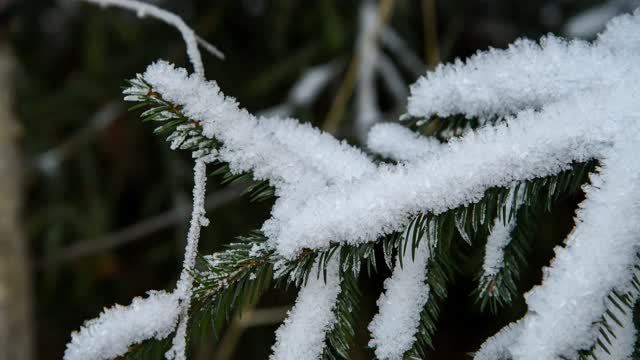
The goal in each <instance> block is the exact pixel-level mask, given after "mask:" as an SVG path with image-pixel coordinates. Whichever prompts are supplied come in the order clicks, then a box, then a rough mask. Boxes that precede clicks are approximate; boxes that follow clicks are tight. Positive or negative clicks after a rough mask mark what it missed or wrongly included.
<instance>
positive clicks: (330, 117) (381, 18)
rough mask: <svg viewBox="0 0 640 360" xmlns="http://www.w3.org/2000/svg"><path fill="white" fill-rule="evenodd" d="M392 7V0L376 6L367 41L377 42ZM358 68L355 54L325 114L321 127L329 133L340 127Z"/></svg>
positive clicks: (384, 0) (357, 57) (358, 60)
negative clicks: (375, 13) (374, 23)
mask: <svg viewBox="0 0 640 360" xmlns="http://www.w3.org/2000/svg"><path fill="white" fill-rule="evenodd" d="M393 6H394V0H382V1H381V3H380V5H379V6H378V19H377V24H376V29H375V30H374V32H373V33H372V34H370V36H371V39H368V40H367V41H378V37H379V36H380V34H381V32H382V30H383V29H384V27H385V25H386V24H387V22H389V19H390V18H391V14H392V13H393ZM359 66H360V56H358V55H357V52H356V53H355V54H354V55H353V57H352V58H351V63H350V64H349V68H348V69H347V72H346V74H345V76H344V79H343V81H342V84H341V85H340V87H339V88H338V92H337V93H336V97H335V98H334V99H333V103H331V107H330V108H329V112H328V113H327V116H326V118H325V120H324V123H323V126H322V128H323V129H324V130H326V131H328V132H330V133H335V132H336V131H337V130H338V125H340V121H341V120H342V116H343V115H344V111H345V109H346V107H347V103H348V102H349V99H351V95H353V90H354V88H355V82H356V79H357V73H358V67H359Z"/></svg>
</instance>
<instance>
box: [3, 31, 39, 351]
mask: <svg viewBox="0 0 640 360" xmlns="http://www.w3.org/2000/svg"><path fill="white" fill-rule="evenodd" d="M14 69H15V59H14V56H13V53H12V51H11V48H10V46H9V44H8V43H7V42H6V41H4V39H3V37H2V33H1V32H0V360H5V359H6V360H30V359H31V358H32V355H33V354H32V351H33V347H32V341H33V340H32V331H33V329H32V325H31V324H32V322H31V320H32V318H31V274H30V270H29V268H30V265H29V261H28V252H27V244H26V239H25V237H24V235H23V233H22V229H21V226H20V217H19V213H20V207H21V202H22V197H21V195H22V191H21V189H20V187H21V183H22V181H21V176H20V174H21V168H20V165H19V159H18V154H19V152H18V147H17V145H16V137H17V133H18V129H19V128H18V125H17V122H16V120H15V117H14V116H13V113H12V111H11V109H12V103H13V95H14V87H13V79H12V76H13V74H14Z"/></svg>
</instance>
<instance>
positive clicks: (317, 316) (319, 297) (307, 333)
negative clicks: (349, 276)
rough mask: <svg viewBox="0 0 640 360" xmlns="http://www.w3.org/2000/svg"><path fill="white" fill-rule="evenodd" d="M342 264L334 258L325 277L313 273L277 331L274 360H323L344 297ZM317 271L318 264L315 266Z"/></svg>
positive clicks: (272, 357)
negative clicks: (335, 311) (341, 288)
mask: <svg viewBox="0 0 640 360" xmlns="http://www.w3.org/2000/svg"><path fill="white" fill-rule="evenodd" d="M338 267H339V260H338V257H337V256H334V257H332V258H331V260H329V262H328V263H327V265H326V267H325V269H326V282H325V277H324V276H323V274H322V273H318V272H316V271H313V272H312V273H311V275H310V276H309V280H308V281H307V283H306V285H304V286H303V287H302V289H300V292H299V294H298V298H297V299H296V304H295V305H294V307H293V308H292V309H291V310H290V311H289V312H288V316H287V319H286V320H285V321H284V323H283V324H282V325H281V326H280V327H279V328H278V330H277V331H276V343H275V344H274V345H273V348H272V350H273V355H272V356H271V357H270V359H271V360H300V359H309V360H312V359H319V358H320V357H321V355H322V352H323V350H324V348H325V346H326V345H325V338H326V334H327V331H330V330H331V329H332V328H333V326H334V325H335V323H336V315H335V314H334V312H333V309H334V308H335V306H336V300H337V298H338V295H339V294H340V276H339V272H338ZM313 268H314V269H317V268H318V267H317V264H316V265H314V266H313Z"/></svg>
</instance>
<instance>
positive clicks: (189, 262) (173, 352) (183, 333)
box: [166, 159, 209, 360]
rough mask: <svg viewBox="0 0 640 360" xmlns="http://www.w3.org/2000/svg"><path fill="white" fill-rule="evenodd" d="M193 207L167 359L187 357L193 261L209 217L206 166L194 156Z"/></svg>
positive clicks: (177, 289) (177, 287) (178, 359)
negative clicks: (177, 319)
mask: <svg viewBox="0 0 640 360" xmlns="http://www.w3.org/2000/svg"><path fill="white" fill-rule="evenodd" d="M193 172H194V174H193V181H194V185H193V210H192V213H191V223H190V226H189V233H188V235H187V246H186V248H185V250H184V261H183V263H182V273H180V279H179V280H178V284H177V285H176V290H175V292H174V294H175V296H176V297H177V298H178V299H179V301H180V323H179V324H178V328H177V329H176V335H175V337H174V338H173V345H172V346H171V349H169V351H167V353H166V357H167V359H174V358H175V359H176V360H185V359H186V339H187V325H188V323H189V308H190V306H191V294H192V293H193V276H192V272H193V269H194V267H195V264H196V255H197V253H198V240H199V239H200V229H201V227H202V226H207V225H209V220H208V219H207V218H206V217H205V209H204V197H205V192H206V183H207V167H206V162H205V160H204V159H197V160H196V164H195V166H194V169H193Z"/></svg>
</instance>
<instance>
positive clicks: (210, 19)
mask: <svg viewBox="0 0 640 360" xmlns="http://www.w3.org/2000/svg"><path fill="white" fill-rule="evenodd" d="M151 2H152V3H154V4H155V5H158V6H161V7H163V8H165V9H168V10H171V11H173V12H175V13H176V14H178V15H180V16H182V17H183V18H184V19H185V21H186V22H187V23H188V24H189V25H191V26H193V28H194V29H195V31H196V32H197V33H198V34H200V35H201V36H202V37H203V38H205V39H207V40H208V41H210V42H212V43H213V44H215V45H216V46H217V47H218V48H219V49H221V50H222V51H223V52H224V53H225V55H226V59H225V60H224V61H221V60H219V59H217V58H215V57H213V56H209V55H207V54H205V55H204V61H205V66H206V73H207V77H208V78H210V79H215V80H216V81H217V82H218V83H219V85H220V86H221V88H222V89H223V91H224V92H225V93H226V94H227V95H230V96H234V97H236V98H237V99H238V101H239V102H240V103H241V104H242V105H243V106H244V107H246V108H247V109H249V110H250V111H251V112H255V113H266V114H280V115H289V116H294V117H296V118H298V119H300V121H303V122H309V123H312V124H314V125H316V126H318V127H321V128H324V129H326V130H327V131H330V132H332V133H334V134H336V135H337V136H339V137H341V138H344V139H347V140H348V141H349V142H351V143H353V144H362V141H363V139H364V135H365V134H366V130H367V129H368V128H369V127H370V126H371V124H372V123H374V122H376V121H397V119H398V118H399V116H400V115H402V114H403V113H404V111H405V105H406V98H407V95H408V86H409V85H410V84H411V83H413V82H414V81H415V80H416V79H417V78H418V76H420V75H421V74H423V73H424V72H425V71H426V70H427V69H429V68H432V67H433V66H434V65H436V64H437V63H439V62H450V61H452V60H454V59H455V58H457V57H462V58H464V57H466V56H469V55H471V54H473V53H475V52H476V51H477V50H478V49H486V48H488V47H496V48H503V47H506V46H507V45H508V44H509V43H510V42H512V41H513V40H515V39H516V38H517V37H521V36H526V37H530V38H539V37H540V36H542V35H544V34H546V33H550V32H551V33H555V34H560V35H563V36H567V37H581V38H586V39H592V38H594V37H595V34H596V33H597V32H598V31H600V30H601V29H602V28H603V27H604V24H605V23H606V21H607V20H608V19H609V18H611V17H613V16H615V15H616V14H619V13H622V12H628V11H630V10H632V9H633V8H634V7H635V6H637V5H639V4H640V1H628V0H614V1H604V2H603V1H590V0H557V1H551V0H540V1H515V0H511V1H508V0H466V1H463V0H446V1H445V0H396V1H390V0H379V1H367V0H360V1H356V0H334V1H330V0H326V1H324V0H317V1H295V0H214V1H204V0H202V1H194V0H155V1H151ZM371 19H373V21H372V20H371ZM376 19H382V20H381V21H380V22H378V21H375V20H376ZM372 32H375V33H377V34H378V36H376V37H375V39H374V41H367V40H366V39H368V38H370V36H369V35H368V34H371V33H372ZM160 58H162V59H166V60H169V61H171V62H174V63H177V64H179V65H181V66H188V62H187V59H186V58H185V48H184V45H183V43H182V39H181V37H180V35H179V33H178V32H177V31H175V29H173V28H170V27H168V26H166V25H165V24H163V23H160V22H158V21H156V20H153V19H149V18H142V19H141V18H138V17H137V16H136V14H132V13H128V12H126V11H123V10H120V9H116V8H100V7H97V6H93V5H90V4H85V3H82V2H80V1H74V0H66V1H64V0H59V1H54V0H0V359H2V360H4V359H7V360H8V359H12V360H29V359H59V358H61V356H62V354H63V352H64V348H65V344H66V342H67V341H68V340H69V339H70V333H71V332H72V331H73V330H77V329H78V328H79V327H80V325H81V324H82V322H83V321H84V320H86V319H89V318H93V317H95V316H97V315H98V314H99V312H100V311H101V309H102V308H103V307H105V306H111V305H112V304H114V303H120V304H127V303H129V302H130V301H131V299H132V298H133V297H135V296H140V295H143V294H144V293H145V292H146V291H147V290H151V289H171V288H172V287H173V286H174V284H175V281H176V278H177V276H178V274H179V270H180V267H181V261H182V254H183V247H184V242H185V234H186V226H187V217H188V214H189V212H190V201H191V200H190V197H191V194H190V191H191V181H192V171H191V168H192V162H191V159H190V156H189V154H186V153H180V152H174V151H171V150H169V148H168V144H166V143H165V142H164V141H163V139H161V138H160V137H156V136H154V135H153V134H152V131H151V130H152V129H151V127H150V126H149V125H147V124H143V123H142V122H141V121H140V120H139V118H138V116H139V112H135V111H134V112H128V111H127V106H128V105H127V104H125V103H124V102H123V101H122V95H121V90H122V87H123V86H124V85H125V80H126V79H130V78H132V77H134V76H135V74H136V73H138V72H142V71H144V69H145V67H146V66H147V65H148V64H149V63H151V62H152V61H154V60H157V59H160ZM336 166H339V165H338V164H336ZM217 180H219V179H211V180H210V184H211V185H210V187H209V191H208V194H209V195H208V202H207V207H208V209H209V218H210V219H211V220H212V225H211V226H209V227H208V228H206V229H205V230H204V234H203V238H202V240H201V243H200V252H201V253H202V254H208V253H211V252H214V251H216V250H219V249H220V248H221V246H222V244H224V243H226V242H229V241H231V240H233V238H234V236H237V235H242V234H246V233H247V232H248V231H250V230H252V229H256V228H259V227H260V225H261V223H262V222H263V221H264V220H265V219H266V218H268V216H269V210H270V203H250V202H249V201H248V200H247V199H246V198H244V197H241V196H240V192H241V190H242V189H241V188H237V187H233V186H232V187H228V186H222V185H220V184H219V181H217ZM579 200H580V196H579V195H577V196H576V197H574V198H569V199H565V201H564V202H563V204H562V205H561V206H559V207H558V208H557V209H556V210H554V212H552V213H551V214H541V216H540V224H541V226H540V234H539V235H538V237H539V242H537V243H536V246H535V247H534V249H533V250H532V252H531V260H530V262H531V267H530V271H528V274H527V275H526V276H525V278H524V279H523V281H522V288H523V290H526V289H528V288H530V287H531V286H533V285H534V284H536V283H537V282H538V281H539V278H540V276H541V275H540V274H541V271H540V268H541V267H542V266H543V265H544V264H546V263H548V262H549V260H550V258H551V256H552V254H553V252H552V246H553V245H555V244H558V243H559V242H561V239H562V238H563V237H564V235H566V233H567V232H568V231H569V230H570V229H571V226H572V223H571V217H572V212H573V210H574V208H575V204H576V203H577V202H578V201H579ZM470 255H471V256H472V257H473V254H470ZM471 263H472V262H470V264H471ZM469 266H470V267H471V265H469ZM462 268H463V269H464V268H465V266H462ZM385 271H386V270H385ZM469 273H470V274H473V270H470V271H469ZM386 276H388V272H387V273H385V272H384V271H383V272H382V273H380V274H378V275H375V276H374V277H372V278H367V277H366V276H363V278H362V279H361V283H362V289H363V293H364V300H363V305H362V309H361V310H360V312H361V314H359V318H360V319H361V333H360V334H359V335H358V339H357V343H356V344H355V346H354V350H353V353H352V358H353V359H370V358H372V352H371V351H370V350H368V349H367V347H366V345H367V341H368V340H367V332H366V324H367V323H368V321H369V320H370V319H371V317H372V315H373V313H374V311H375V301H376V299H377V298H378V296H379V293H380V291H381V289H382V280H383V279H384V278H385V277H386ZM472 279H473V275H468V276H466V275H465V273H462V274H461V275H460V276H459V278H458V279H457V280H456V283H455V285H454V286H453V287H452V289H451V293H450V299H449V301H448V302H447V303H446V305H445V307H444V308H443V313H442V316H441V320H440V321H439V331H438V335H437V337H436V339H435V346H436V350H434V351H433V353H432V356H431V357H430V359H454V360H455V359H467V358H469V357H468V355H467V354H468V353H469V352H473V351H475V350H476V349H477V348H478V346H479V345H480V343H481V342H482V340H483V339H485V338H486V337H487V336H490V335H491V334H493V333H494V332H495V331H496V330H497V329H499V328H500V327H502V326H503V325H504V324H506V323H507V322H509V321H510V320H512V319H514V318H517V317H519V316H521V315H522V313H523V312H524V304H523V302H522V300H517V301H516V304H515V306H514V307H513V308H511V309H508V310H506V311H505V312H503V313H502V314H501V315H500V316H492V315H491V314H483V313H481V312H480V311H479V309H478V306H477V305H475V304H474V302H473V298H471V296H470V293H471V291H472V290H473V287H474V283H473V282H472ZM294 298H295V292H289V293H287V292H279V291H274V292H271V293H269V294H267V295H266V296H265V297H264V299H263V300H262V301H261V302H260V303H259V304H258V305H257V306H256V307H255V308H252V309H247V310H248V311H247V312H246V313H245V316H244V317H242V319H241V320H232V321H231V325H230V326H229V327H228V328H227V329H226V330H225V332H224V333H222V334H220V336H219V338H218V339H213V338H212V339H209V340H208V341H205V342H203V343H202V344H201V346H198V347H197V348H195V349H193V351H192V359H222V360H225V359H266V358H268V354H269V348H270V346H271V345H272V344H273V342H274V334H273V333H274V331H275V329H276V328H277V326H278V325H279V322H280V321H281V320H282V318H283V316H284V314H285V312H286V309H287V308H288V306H290V304H291V302H292V301H293V299H294ZM3 356H5V357H3Z"/></svg>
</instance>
